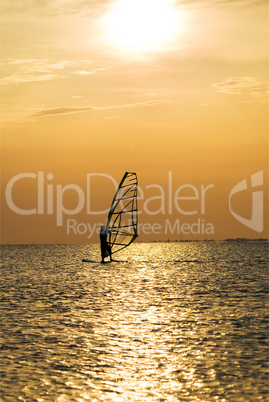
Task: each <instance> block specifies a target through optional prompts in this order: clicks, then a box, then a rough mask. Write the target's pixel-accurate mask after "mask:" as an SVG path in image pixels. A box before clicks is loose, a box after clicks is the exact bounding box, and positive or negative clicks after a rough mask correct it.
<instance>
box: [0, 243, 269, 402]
mask: <svg viewBox="0 0 269 402" xmlns="http://www.w3.org/2000/svg"><path fill="white" fill-rule="evenodd" d="M90 250H91V252H92V253H93V255H94V253H97V252H99V250H98V247H97V246H95V245H94V246H91V247H89V246H83V245H80V246H78V245H77V246H25V247H24V246H16V247H14V246H12V247H11V246H9V247H8V246H7V247H4V248H3V265H2V276H1V280H2V313H3V314H2V341H1V353H2V372H3V375H2V378H1V382H2V387H1V389H2V397H3V399H4V400H5V401H15V400H21V401H51V400H55V401H73V400H74V401H89V400H90V401H141V400H148V401H178V400H185V401H191V402H192V401H223V400H227V401H236V402H237V401H246V400H248V401H259V400H261V401H265V400H268V388H267V385H268V377H267V347H268V343H267V340H268V329H267V319H268V314H267V310H266V302H267V285H266V284H267V272H266V267H267V264H268V248H267V245H266V244H262V243H249V244H240V245H239V244H217V243H216V244H202V243H201V244H199V243H188V244H186V243H185V244H184V243H178V244H177V243H174V244H173V243H170V244H136V245H134V246H132V247H131V248H130V249H129V250H127V251H126V252H125V253H123V259H127V260H128V261H129V262H127V263H119V264H108V265H101V264H96V265H89V264H83V263H82V262H81V260H82V258H84V257H85V256H88V255H89V252H90ZM71 256H72V257H71ZM145 256H146V258H145ZM95 258H96V255H95Z"/></svg>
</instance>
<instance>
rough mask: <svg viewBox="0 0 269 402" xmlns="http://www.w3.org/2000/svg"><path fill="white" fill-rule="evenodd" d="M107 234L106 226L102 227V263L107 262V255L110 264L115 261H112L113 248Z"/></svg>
mask: <svg viewBox="0 0 269 402" xmlns="http://www.w3.org/2000/svg"><path fill="white" fill-rule="evenodd" d="M107 233H109V232H107V231H106V230H105V227H104V226H101V230H100V246H101V256H102V262H105V257H106V256H107V253H108V255H109V257H110V262H111V261H113V259H112V254H111V247H110V245H109V244H108V242H107Z"/></svg>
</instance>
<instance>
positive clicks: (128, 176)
mask: <svg viewBox="0 0 269 402" xmlns="http://www.w3.org/2000/svg"><path fill="white" fill-rule="evenodd" d="M137 189H138V181H137V176H136V173H133V172H126V173H125V174H124V175H123V178H122V180H121V182H120V184H119V187H118V189H117V191H116V193H115V195H114V198H113V200H112V203H111V206H110V210H109V213H108V217H107V222H106V231H107V233H108V244H109V245H110V247H111V252H112V254H114V253H117V252H118V251H120V250H122V249H123V248H125V247H128V246H129V245H130V244H131V243H132V242H133V241H134V240H135V239H136V238H137V236H138V209H137Z"/></svg>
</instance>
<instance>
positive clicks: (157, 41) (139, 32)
mask: <svg viewBox="0 0 269 402" xmlns="http://www.w3.org/2000/svg"><path fill="white" fill-rule="evenodd" d="M103 24H104V29H105V32H106V40H108V42H110V43H111V44H112V45H114V46H116V47H118V48H119V49H121V50H122V51H126V52H135V53H137V52H138V53H140V52H148V51H158V50H161V49H162V47H163V46H166V45H168V44H171V43H173V41H175V40H176V38H177V36H178V34H179V32H180V31H182V27H183V15H182V14H181V13H179V11H178V10H177V9H176V8H175V5H174V3H173V1H171V0H160V1H158V2H156V1H154V0H147V1H144V0H118V1H117V2H116V3H115V4H114V6H113V7H112V9H111V10H110V12H109V13H108V14H106V15H105V16H104V18H103Z"/></svg>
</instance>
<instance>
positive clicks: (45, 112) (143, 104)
mask: <svg viewBox="0 0 269 402" xmlns="http://www.w3.org/2000/svg"><path fill="white" fill-rule="evenodd" d="M170 102H171V101H169V100H155V101H148V102H140V103H128V104H123V105H115V106H104V107H95V106H86V107H59V108H53V109H43V110H40V111H39V112H36V113H34V114H31V115H30V116H28V117H42V116H51V115H63V114H72V113H80V112H86V111H93V110H112V109H127V108H136V107H148V106H156V105H160V104H163V103H170Z"/></svg>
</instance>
